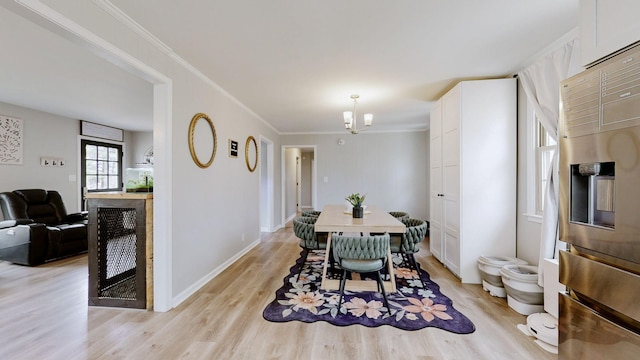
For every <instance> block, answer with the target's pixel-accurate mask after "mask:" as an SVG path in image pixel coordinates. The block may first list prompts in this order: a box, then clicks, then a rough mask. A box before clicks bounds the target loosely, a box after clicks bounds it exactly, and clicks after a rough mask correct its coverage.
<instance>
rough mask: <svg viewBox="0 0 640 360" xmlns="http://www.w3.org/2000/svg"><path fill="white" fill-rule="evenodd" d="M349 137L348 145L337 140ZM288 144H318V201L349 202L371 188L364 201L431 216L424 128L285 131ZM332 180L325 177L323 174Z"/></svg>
mask: <svg viewBox="0 0 640 360" xmlns="http://www.w3.org/2000/svg"><path fill="white" fill-rule="evenodd" d="M338 139H344V140H345V144H344V145H338ZM282 143H283V145H286V144H292V145H293V144H306V145H316V146H317V148H316V153H315V162H316V167H317V174H316V179H315V180H316V182H317V191H318V198H317V201H318V204H317V205H316V208H317V209H318V210H321V209H322V208H323V207H324V206H325V205H327V204H344V203H345V202H346V201H345V200H344V198H345V196H347V195H349V194H351V193H355V192H359V193H366V194H367V198H366V200H365V204H375V205H377V206H380V207H381V208H383V209H386V210H387V211H406V212H408V213H409V214H410V215H411V216H412V217H415V218H418V219H427V216H428V213H427V209H428V208H429V199H428V196H427V194H428V182H427V178H428V176H427V175H428V172H427V169H428V162H429V153H428V148H429V144H428V136H427V135H426V134H425V132H424V131H418V132H398V133H374V132H371V133H364V134H359V135H351V134H349V133H345V134H330V135H324V134H323V135H283V136H282ZM325 177H326V178H327V180H328V181H327V182H324V178H325Z"/></svg>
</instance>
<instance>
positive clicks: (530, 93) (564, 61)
mask: <svg viewBox="0 0 640 360" xmlns="http://www.w3.org/2000/svg"><path fill="white" fill-rule="evenodd" d="M579 46H580V42H579V40H578V39H577V38H576V39H573V40H571V41H570V42H568V43H567V44H566V45H564V46H563V47H561V48H559V49H557V50H555V51H554V52H552V53H551V54H549V55H547V56H545V57H543V58H542V59H540V60H538V61H537V62H536V63H535V64H533V65H531V66H529V67H528V68H526V69H524V70H523V71H521V72H519V73H518V78H519V79H520V81H521V82H522V87H523V88H524V91H525V94H526V95H527V98H528V99H529V100H530V103H531V104H533V107H534V110H535V112H536V115H537V117H538V120H539V121H540V122H541V123H542V125H543V126H544V128H545V129H546V130H547V131H548V132H549V134H550V135H551V136H552V137H553V138H554V139H555V140H556V141H557V140H558V117H559V104H560V81H562V80H564V79H566V78H568V77H571V76H573V75H575V74H577V73H578V72H579V71H580V70H581V69H582V68H581V67H580V65H579V60H580V59H579V51H578V50H579ZM551 164H552V169H550V170H551V171H549V172H548V174H549V178H548V179H547V180H548V181H547V188H546V190H545V194H544V213H543V215H542V231H541V239H540V257H539V259H538V284H539V285H540V286H542V280H543V270H542V268H543V266H542V264H544V259H545V258H556V257H557V256H558V151H555V153H554V156H553V160H552V161H551Z"/></svg>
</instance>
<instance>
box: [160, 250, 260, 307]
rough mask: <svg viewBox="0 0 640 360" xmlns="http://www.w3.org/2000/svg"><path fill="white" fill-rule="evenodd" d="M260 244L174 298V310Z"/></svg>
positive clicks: (242, 252)
mask: <svg viewBox="0 0 640 360" xmlns="http://www.w3.org/2000/svg"><path fill="white" fill-rule="evenodd" d="M258 244H260V239H258V240H256V241H254V242H252V243H251V244H249V246H247V247H245V248H244V249H242V251H240V252H239V253H237V254H236V255H235V256H233V257H232V258H230V259H229V260H227V261H225V262H224V263H222V264H221V265H220V266H218V267H217V268H215V269H213V271H211V272H210V273H209V274H207V275H205V276H203V277H202V278H201V279H200V280H199V281H197V282H195V283H194V284H193V285H191V286H189V287H188V288H187V289H186V290H185V291H183V292H181V293H180V294H178V296H176V297H174V298H173V308H175V307H177V306H178V305H180V304H181V303H182V302H183V301H185V300H187V299H188V298H189V296H191V295H193V294H194V293H195V292H196V291H198V290H200V288H202V287H203V286H204V285H206V284H207V283H208V282H209V281H211V280H212V279H213V278H215V277H216V276H218V275H220V273H222V272H223V271H224V270H226V269H227V268H228V267H229V266H231V265H232V264H233V263H234V262H236V261H238V260H239V259H240V258H241V257H243V256H244V255H245V254H246V253H248V252H249V251H250V250H251V249H253V248H254V247H256V246H258Z"/></svg>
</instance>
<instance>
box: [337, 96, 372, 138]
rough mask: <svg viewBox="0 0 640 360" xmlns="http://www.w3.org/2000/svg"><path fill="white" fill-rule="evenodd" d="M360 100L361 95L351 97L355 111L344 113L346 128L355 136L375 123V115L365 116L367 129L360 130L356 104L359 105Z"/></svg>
mask: <svg viewBox="0 0 640 360" xmlns="http://www.w3.org/2000/svg"><path fill="white" fill-rule="evenodd" d="M358 98H360V95H357V94H354V95H351V99H352V100H353V111H345V112H344V113H342V114H343V116H344V127H345V128H346V129H347V131H349V132H351V133H352V134H354V135H355V134H357V133H358V132H360V131H364V130H366V129H367V128H369V126H371V123H372V122H373V114H364V126H366V128H364V129H360V130H358V124H357V121H356V104H357V103H358Z"/></svg>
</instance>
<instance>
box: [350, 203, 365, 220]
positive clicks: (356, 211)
mask: <svg viewBox="0 0 640 360" xmlns="http://www.w3.org/2000/svg"><path fill="white" fill-rule="evenodd" d="M352 214H353V217H354V218H356V219H360V218H362V217H363V216H364V209H363V208H362V206H354V207H353V210H352Z"/></svg>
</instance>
